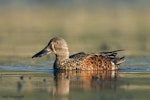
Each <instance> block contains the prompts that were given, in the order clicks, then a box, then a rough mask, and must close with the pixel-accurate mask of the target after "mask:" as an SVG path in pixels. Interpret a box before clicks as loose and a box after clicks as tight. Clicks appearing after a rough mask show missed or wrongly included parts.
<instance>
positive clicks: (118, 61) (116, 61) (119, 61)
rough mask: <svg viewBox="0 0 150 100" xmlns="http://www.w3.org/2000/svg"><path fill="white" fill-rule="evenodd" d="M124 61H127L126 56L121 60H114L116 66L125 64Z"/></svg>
mask: <svg viewBox="0 0 150 100" xmlns="http://www.w3.org/2000/svg"><path fill="white" fill-rule="evenodd" d="M124 61H125V56H123V57H120V58H115V59H114V63H115V64H116V65H120V64H121V63H123V62H124Z"/></svg>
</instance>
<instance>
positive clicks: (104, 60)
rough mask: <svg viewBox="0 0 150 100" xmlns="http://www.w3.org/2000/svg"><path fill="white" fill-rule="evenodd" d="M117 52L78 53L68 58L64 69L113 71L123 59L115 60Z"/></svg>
mask: <svg viewBox="0 0 150 100" xmlns="http://www.w3.org/2000/svg"><path fill="white" fill-rule="evenodd" d="M118 51H120V50H117V51H112V52H99V53H84V52H80V53H77V54H74V55H71V56H70V59H69V60H68V62H67V64H66V67H67V66H68V67H69V66H70V67H69V69H71V68H72V69H79V70H115V69H117V68H118V65H119V64H120V63H122V62H123V61H124V60H125V58H124V57H121V58H117V57H116V55H117V52H118Z"/></svg>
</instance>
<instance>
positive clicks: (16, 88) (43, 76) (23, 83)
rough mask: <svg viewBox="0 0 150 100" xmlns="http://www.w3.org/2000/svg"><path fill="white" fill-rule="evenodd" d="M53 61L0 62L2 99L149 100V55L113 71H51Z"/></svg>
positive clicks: (131, 59)
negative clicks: (1, 63)
mask: <svg viewBox="0 0 150 100" xmlns="http://www.w3.org/2000/svg"><path fill="white" fill-rule="evenodd" d="M52 65H53V61H52V62H49V61H45V62H43V61H42V62H38V63H30V62H29V63H13V64H10V63H8V64H3V65H0V99H2V100H77V99H78V100H92V99H93V100H149V98H150V95H149V93H150V85H149V84H150V80H149V79H150V57H129V58H127V61H126V62H125V63H124V64H122V65H121V66H120V68H119V72H116V71H108V72H105V71H65V72H62V71H61V72H57V73H56V72H54V70H53V68H52Z"/></svg>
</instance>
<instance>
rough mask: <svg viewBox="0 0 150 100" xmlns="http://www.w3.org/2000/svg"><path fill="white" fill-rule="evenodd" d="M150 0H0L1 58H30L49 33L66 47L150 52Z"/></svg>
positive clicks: (145, 53)
mask: <svg viewBox="0 0 150 100" xmlns="http://www.w3.org/2000/svg"><path fill="white" fill-rule="evenodd" d="M149 4H150V0H0V56H1V58H0V62H3V61H13V60H18V58H19V60H21V59H22V60H24V59H29V58H31V56H32V55H33V54H35V53H36V52H38V51H40V50H41V49H42V48H43V47H44V46H45V45H46V44H47V43H48V42H49V40H50V39H51V38H52V37H55V36H59V37H63V38H64V39H65V40H66V41H67V43H68V45H69V50H70V53H71V54H73V53H77V52H80V51H86V52H96V51H105V50H106V51H110V50H116V49H125V52H123V54H124V55H127V56H135V55H136V56H146V55H148V56H149V55H150V53H149V51H150V45H149V43H150V39H149V38H150V6H149Z"/></svg>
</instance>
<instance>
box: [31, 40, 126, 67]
mask: <svg viewBox="0 0 150 100" xmlns="http://www.w3.org/2000/svg"><path fill="white" fill-rule="evenodd" d="M118 51H122V50H116V51H111V52H97V53H85V52H80V53H77V54H74V55H71V56H69V51H68V45H67V43H66V41H65V40H64V39H62V38H60V37H55V38H52V39H51V40H50V42H49V43H48V45H47V46H46V47H45V48H44V49H43V50H41V51H40V52H38V53H37V54H35V55H33V56H32V58H35V57H42V56H43V55H45V54H49V53H51V54H55V55H56V60H55V62H54V69H56V70H117V69H118V66H119V65H120V64H121V63H122V62H124V61H125V57H120V58H119V57H116V55H117V53H118Z"/></svg>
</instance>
